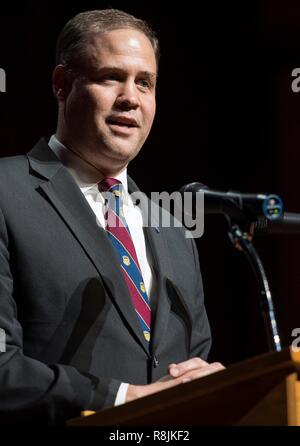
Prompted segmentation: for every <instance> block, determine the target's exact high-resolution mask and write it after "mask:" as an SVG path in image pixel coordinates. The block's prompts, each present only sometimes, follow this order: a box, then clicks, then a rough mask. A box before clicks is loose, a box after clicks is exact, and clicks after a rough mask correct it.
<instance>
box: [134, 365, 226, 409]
mask: <svg viewBox="0 0 300 446" xmlns="http://www.w3.org/2000/svg"><path fill="white" fill-rule="evenodd" d="M224 368H225V367H224V366H223V365H222V364H221V363H219V362H213V363H211V364H208V362H206V361H203V359H200V358H192V359H188V360H187V361H184V362H180V363H179V364H170V365H169V367H168V372H169V374H168V375H166V376H164V377H163V378H161V379H160V380H159V381H156V382H155V383H152V384H147V385H145V386H134V385H129V387H128V390H127V395H126V403H128V402H129V401H133V400H135V399H137V398H141V397H143V396H147V395H150V394H152V393H156V392H160V391H161V390H165V389H169V388H170V387H174V386H178V385H179V384H183V383H186V382H188V381H193V380H194V379H197V378H201V377H202V376H206V375H210V374H211V373H215V372H218V371H220V370H223V369H224Z"/></svg>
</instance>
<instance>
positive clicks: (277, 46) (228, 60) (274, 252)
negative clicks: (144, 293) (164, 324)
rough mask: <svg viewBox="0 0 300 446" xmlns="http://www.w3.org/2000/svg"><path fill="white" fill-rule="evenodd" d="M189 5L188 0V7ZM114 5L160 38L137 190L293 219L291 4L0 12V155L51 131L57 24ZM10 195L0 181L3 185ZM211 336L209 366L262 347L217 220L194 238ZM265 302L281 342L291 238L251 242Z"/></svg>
mask: <svg viewBox="0 0 300 446" xmlns="http://www.w3.org/2000/svg"><path fill="white" fill-rule="evenodd" d="M196 4H198V5H197V6H198V7H197V9H196ZM107 6H111V7H116V8H120V9H124V10H125V11H127V12H129V13H133V14H135V15H137V16H141V17H142V18H145V19H147V20H148V21H150V23H151V24H152V25H153V26H154V28H155V29H156V30H157V31H158V35H159V38H160V40H161V48H162V58H161V63H160V72H159V85H158V92H157V99H158V111H157V116H156V120H155V124H154V127H153V130H152V133H151V136H150V138H149V140H148V141H147V143H146V144H145V146H144V148H143V150H142V152H141V154H140V155H139V156H138V157H137V158H136V159H135V160H134V161H133V162H132V163H131V165H130V169H129V172H130V174H131V175H132V176H133V178H135V180H136V181H137V183H138V184H139V185H140V187H141V188H142V189H143V190H145V192H147V193H150V192H151V191H163V190H166V191H169V192H172V191H174V190H177V189H178V188H179V187H180V186H182V185H183V184H186V183H188V182H191V181H200V182H202V183H205V184H208V185H209V186H210V187H212V188H219V189H224V190H226V189H236V190H240V191H243V192H273V193H277V194H279V195H281V196H282V197H283V198H284V201H285V205H286V209H287V210H289V211H295V212H297V211H299V212H300V202H299V199H298V194H299V190H300V188H299V185H298V180H299V173H298V166H299V164H300V154H299V152H300V150H299V148H298V145H299V139H300V125H299V105H300V104H299V101H300V93H299V94H298V95H297V94H296V93H293V91H292V89H291V83H292V80H293V78H292V77H291V72H292V70H293V69H294V68H296V67H300V5H299V4H298V2H297V1H296V0H295V1H292V0H286V1H285V2H282V1H274V0H273V1H271V0H270V1H267V0H261V1H243V2H219V3H217V2H213V1H211V2H207V3H205V2H189V1H185V2H180V3H179V2H178V4H177V5H176V4H173V3H171V2H170V4H169V6H168V2H165V3H164V2H161V1H160V2H158V1H152V2H143V1H138V2H133V1H126V2H125V1H113V0H111V1H110V2H107V1H82V2H80V1H79V2H77V3H76V5H75V4H74V3H73V4H71V3H70V2H62V1H61V2H56V1H52V2H38V1H23V2H22V3H21V4H20V5H18V3H17V2H14V1H12V2H10V4H8V2H6V5H5V4H3V2H2V4H1V9H0V68H3V69H5V72H6V80H7V91H6V93H0V132H1V134H0V155H1V156H7V155H16V154H23V153H26V152H27V151H28V150H29V149H30V148H31V146H32V145H33V144H34V143H35V142H36V141H37V139H39V137H40V136H41V135H51V134H52V133H53V132H54V130H55V123H56V103H55V100H54V99H53V97H52V89H51V74H52V69H53V63H54V48H55V39H56V37H57V34H58V32H59V30H60V28H61V27H62V26H63V24H64V23H65V22H66V21H67V20H68V19H69V18H70V17H71V16H73V15H74V14H76V13H78V12H80V11H84V10H87V9H97V8H102V7H107ZM8 187H9V185H8ZM197 244H198V248H199V255H200V261H201V265H202V272H203V280H204V287H205V295H206V306H207V311H208V314H209V318H210V321H211V325H212V331H213V339H214V343H213V348H212V351H211V360H221V361H223V362H224V363H225V364H230V363H233V362H236V361H239V360H242V359H244V358H246V357H249V356H252V355H255V354H259V353H262V352H264V351H266V350H267V344H266V339H265V334H264V329H263V325H262V320H261V316H260V309H259V304H258V298H257V290H256V288H255V282H254V278H253V276H252V272H251V270H250V268H249V266H248V264H247V262H246V260H245V259H244V258H243V257H242V255H241V254H240V253H239V252H237V251H234V250H233V248H232V246H231V244H230V242H229V240H228V237H227V227H226V223H225V221H224V220H223V218H222V217H209V218H206V220H205V235H204V236H203V237H202V238H201V239H200V240H198V241H197ZM255 245H256V247H257V249H258V251H259V253H260V255H261V257H262V258H263V261H264V264H265V267H266V270H267V273H268V276H269V279H270V283H271V287H272V291H273V296H274V301H275V307H276V310H277V318H278V323H279V329H280V334H281V338H282V343H283V345H289V344H290V343H291V342H292V339H293V338H292V337H291V332H292V329H293V328H295V327H298V326H299V327H300V321H299V314H300V311H299V310H300V281H299V273H298V264H299V257H300V254H299V250H300V237H299V236H276V237H275V236H272V237H268V238H266V237H265V238H260V239H257V240H255Z"/></svg>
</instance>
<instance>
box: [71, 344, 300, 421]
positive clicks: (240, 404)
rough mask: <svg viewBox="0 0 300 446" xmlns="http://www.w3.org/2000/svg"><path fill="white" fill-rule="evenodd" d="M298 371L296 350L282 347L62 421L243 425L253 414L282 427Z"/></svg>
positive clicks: (299, 358) (299, 359) (299, 356)
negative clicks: (290, 384) (290, 383)
mask: <svg viewBox="0 0 300 446" xmlns="http://www.w3.org/2000/svg"><path fill="white" fill-rule="evenodd" d="M298 372H300V352H293V351H292V349H291V348H286V349H284V350H282V351H280V352H272V353H266V354H264V355H260V356H257V357H254V358H250V359H247V360H246V361H243V362H240V363H237V364H234V365H231V366H230V367H228V368H227V369H225V370H222V371H220V372H216V373H214V374H212V375H208V376H206V377H203V378H200V379H197V380H195V381H190V382H187V383H185V384H181V385H179V386H176V387H172V388H170V389H167V390H164V391H161V392H158V393H155V394H153V395H149V396H147V397H144V398H140V399H137V400H135V401H132V402H130V403H127V404H123V405H121V406H117V407H113V408H110V409H106V410H102V411H100V412H97V413H95V414H93V415H89V416H85V417H83V416H82V417H79V418H75V419H73V420H69V421H68V422H67V425H69V426H126V425H127V426H159V425H164V426H168V425H169V426H171V425H172V426H176V425H180V426H200V425H223V426H224V425H236V424H243V419H245V420H247V414H249V413H253V414H254V412H255V415H251V419H252V420H254V423H255V420H258V418H259V417H263V418H264V419H266V420H267V419H269V420H271V421H272V420H273V421H274V423H275V425H286V424H287V400H286V397H287V395H286V377H287V376H289V375H291V374H295V373H296V374H295V375H294V376H296V377H297V374H298ZM272 395H273V396H272ZM294 405H295V404H294ZM245 417H246V418H245ZM260 420H261V421H262V423H263V420H262V418H260ZM271 421H270V423H271ZM246 423H247V421H246ZM266 423H267V421H266ZM271 424H272V423H271ZM267 425H268V423H267Z"/></svg>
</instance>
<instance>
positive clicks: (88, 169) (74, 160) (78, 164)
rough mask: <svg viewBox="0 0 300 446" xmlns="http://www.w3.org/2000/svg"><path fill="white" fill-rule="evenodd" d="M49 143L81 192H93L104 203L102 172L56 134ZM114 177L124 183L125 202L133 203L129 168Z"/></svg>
mask: <svg viewBox="0 0 300 446" xmlns="http://www.w3.org/2000/svg"><path fill="white" fill-rule="evenodd" d="M48 145H49V147H50V149H51V150H53V152H54V153H55V155H56V156H57V157H58V159H59V160H60V161H61V163H62V164H63V165H64V167H65V168H66V169H67V170H68V171H69V172H70V174H71V175H72V177H73V178H74V180H75V182H76V183H77V185H78V186H79V188H80V190H81V192H82V193H83V194H84V195H88V194H92V195H94V196H95V199H96V198H98V197H99V198H100V200H101V201H103V203H104V198H103V196H102V194H101V193H100V192H99V189H98V183H99V182H100V181H101V180H103V176H102V175H101V173H100V172H99V171H98V170H97V169H96V168H95V167H93V166H92V165H90V164H88V163H87V162H85V161H84V160H83V159H82V158H80V157H79V156H78V155H75V154H74V153H73V152H72V151H71V150H69V149H68V148H67V147H66V146H65V145H63V144H62V143H61V142H60V141H59V140H58V139H57V137H56V136H55V135H52V136H51V138H50V140H49V143H48ZM114 178H116V179H117V180H119V181H121V183H122V185H123V189H122V200H123V203H124V204H128V205H133V203H132V200H131V199H130V196H129V193H128V182H127V169H124V170H123V171H122V172H121V173H120V174H119V175H116V176H115V177H114Z"/></svg>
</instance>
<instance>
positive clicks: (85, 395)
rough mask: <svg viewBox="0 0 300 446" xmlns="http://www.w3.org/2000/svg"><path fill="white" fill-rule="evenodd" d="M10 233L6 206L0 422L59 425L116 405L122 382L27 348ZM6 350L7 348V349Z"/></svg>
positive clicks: (0, 248)
mask: <svg viewBox="0 0 300 446" xmlns="http://www.w3.org/2000/svg"><path fill="white" fill-rule="evenodd" d="M12 260H13V259H11V258H10V252H9V237H8V233H7V228H6V224H5V220H4V217H3V214H2V212H1V210H0V328H2V329H3V330H4V332H5V337H6V345H5V349H4V350H5V351H2V352H0V382H1V386H0V423H3V422H4V423H20V422H22V423H23V422H24V423H26V424H28V422H30V421H31V422H34V423H47V424H49V423H50V424H57V423H63V422H64V421H65V420H66V419H69V418H72V417H74V416H78V415H79V412H80V411H81V410H83V409H89V408H91V409H94V410H97V409H100V408H104V407H109V406H113V404H114V401H115V398H116V394H117V391H118V388H119V386H120V382H119V381H117V380H109V379H101V378H99V377H96V376H92V375H89V374H86V373H81V372H80V371H79V370H77V369H75V368H74V367H71V366H67V365H62V364H49V365H47V364H44V363H42V362H40V361H37V360H35V359H33V358H30V357H28V356H26V355H24V353H23V345H22V344H23V342H22V338H23V333H22V326H21V324H20V322H19V321H18V318H17V305H16V302H15V300H14V283H13V276H12V272H11V268H10V262H11V261H12ZM2 350H3V348H2Z"/></svg>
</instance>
